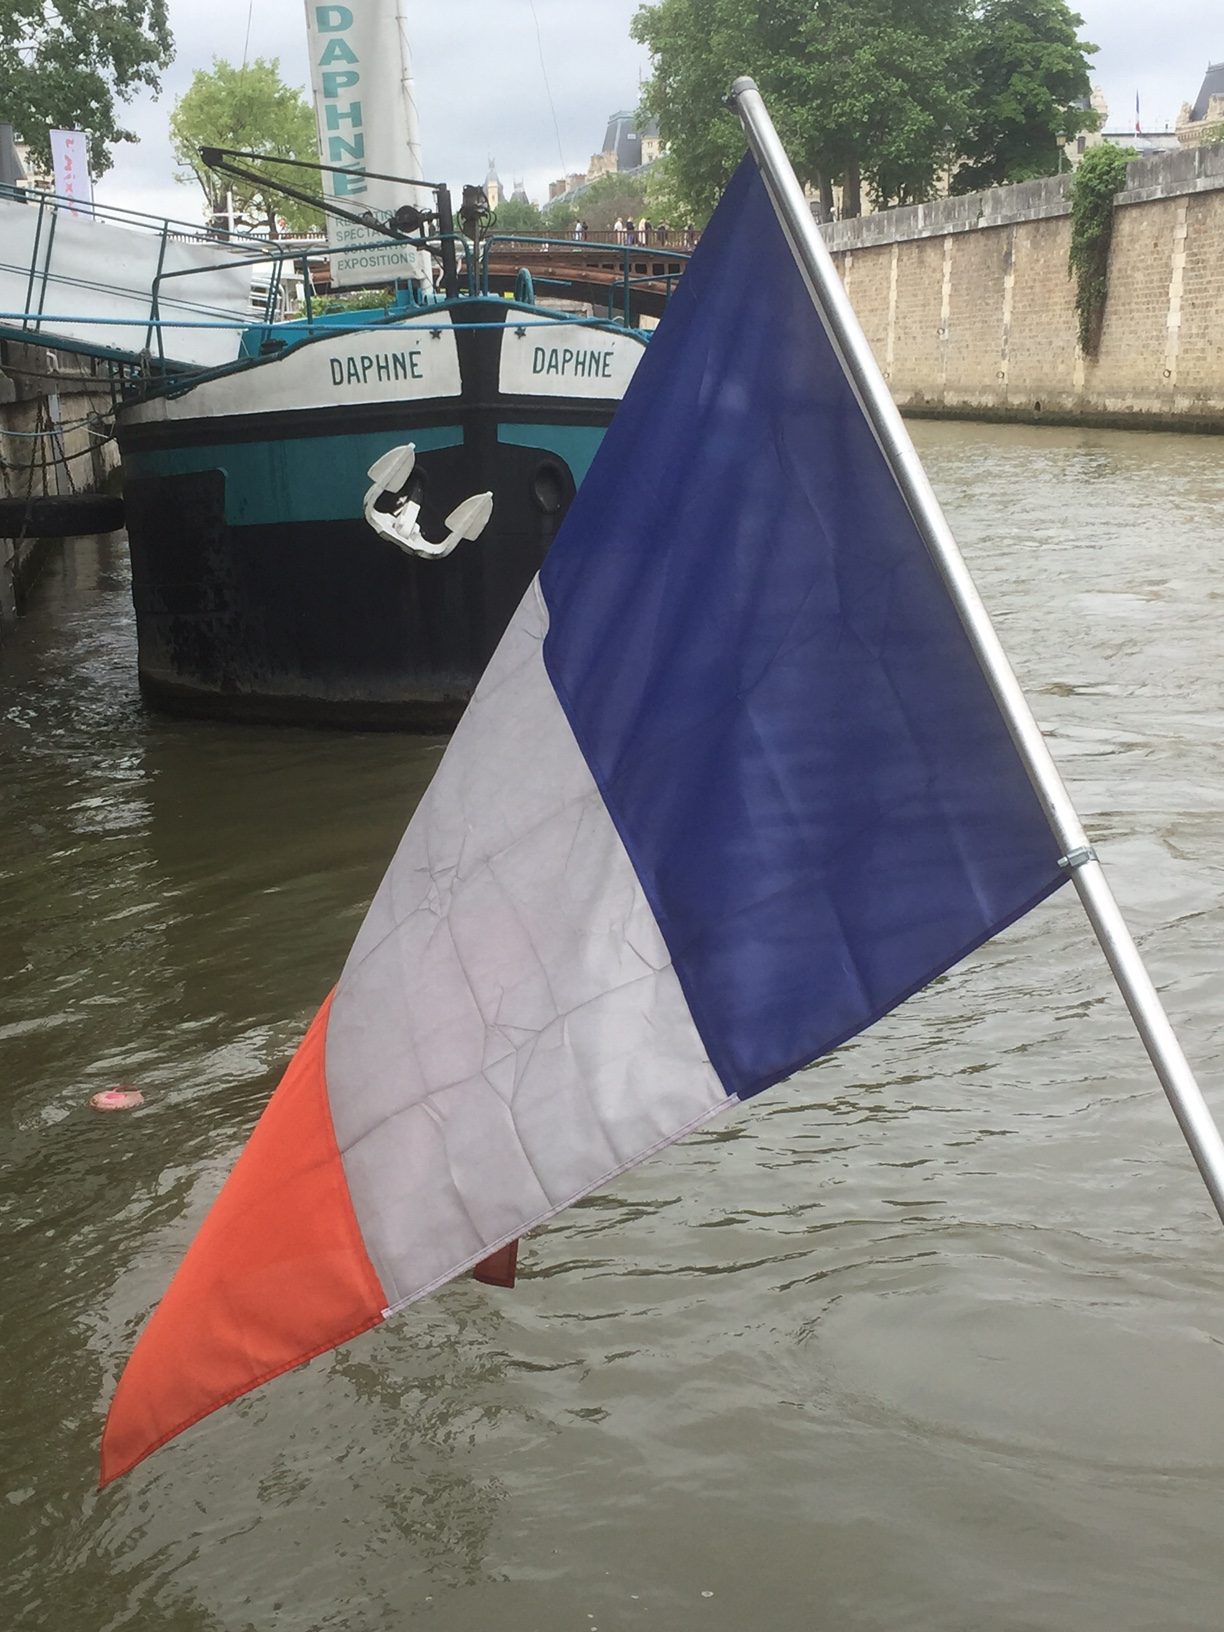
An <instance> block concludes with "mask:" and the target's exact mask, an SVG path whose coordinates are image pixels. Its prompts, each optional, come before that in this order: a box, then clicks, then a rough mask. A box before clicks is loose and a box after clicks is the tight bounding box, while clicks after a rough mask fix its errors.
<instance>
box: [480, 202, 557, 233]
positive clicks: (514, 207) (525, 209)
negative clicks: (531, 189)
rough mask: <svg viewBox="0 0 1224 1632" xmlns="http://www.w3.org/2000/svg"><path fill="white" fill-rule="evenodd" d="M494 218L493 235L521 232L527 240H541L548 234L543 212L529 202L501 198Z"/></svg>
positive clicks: (536, 205)
mask: <svg viewBox="0 0 1224 1632" xmlns="http://www.w3.org/2000/svg"><path fill="white" fill-rule="evenodd" d="M496 216H497V220H496V222H495V223H494V226H493V229H492V230H493V231H494V232H495V233H499V232H521V233H524V234H526V236H527V237H529V238H543V237H544V236H545V235H546V234H547V232H548V227H547V225H546V223H545V220H544V212H543V210H542V209H541V208H540V206H539V205H538V204H532V203H531V202H530V201H529V200H527V201H524V200H523V199H513V198H503V199H502V201H501V203H500V204H499V205H498V206H497V210H496Z"/></svg>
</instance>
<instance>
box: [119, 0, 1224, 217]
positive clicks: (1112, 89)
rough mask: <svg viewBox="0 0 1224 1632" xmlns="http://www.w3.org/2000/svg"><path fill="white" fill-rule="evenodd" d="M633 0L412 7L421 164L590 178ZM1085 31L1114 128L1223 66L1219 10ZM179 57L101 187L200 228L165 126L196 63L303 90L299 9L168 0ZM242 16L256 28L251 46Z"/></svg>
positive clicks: (1112, 19)
mask: <svg viewBox="0 0 1224 1632" xmlns="http://www.w3.org/2000/svg"><path fill="white" fill-rule="evenodd" d="M637 9H638V0H447V3H444V4H442V5H433V6H413V7H412V8H410V11H409V23H410V31H411V37H412V47H413V58H414V62H413V67H414V73H415V78H416V87H417V100H418V104H419V107H420V114H421V132H422V143H423V151H424V157H425V170H426V173H427V175H428V176H429V177H430V179H432V180H446V181H449V182H450V183H451V184H452V186H454V187H456V188H458V187H459V186H461V185H462V184H463V183H464V182H471V181H482V180H483V179H484V176H485V172H486V170H487V168H488V162H489V159H490V158H491V157H492V158H495V159H496V161H497V168H498V172H499V174H500V176H501V179H502V181H503V182H504V183H505V184H506V185H507V186H508V185H510V184H511V183H512V182H514V181H515V180H517V179H520V178H521V179H523V180H524V181H525V182H526V185H527V190H528V192H529V194H530V195H531V196H532V197H534V198H537V199H542V198H544V197H546V196H547V188H548V183H549V181H550V180H551V179H553V178H554V177H555V176H558V175H561V174H562V173H564V172H565V171H568V170H580V169H585V168H586V166H587V163H588V161H589V159H590V156H591V154H592V153H593V152H595V151H596V150H597V149H598V148H599V147H600V145H601V144H602V140H603V133H604V129H605V126H606V123H607V118H608V115H609V114H610V113H613V112H615V111H616V110H617V109H619V108H623V107H633V106H634V105H635V104H636V102H637V97H638V86H639V78H640V76H644V75H645V74H646V73H648V71H649V62H648V59H647V56H646V53H645V52H644V51H643V49H642V48H641V47H640V46H639V45H638V44H637V43H636V42H635V41H634V40H632V39H631V38H630V36H629V24H630V21H631V19H632V17H633V15H634V13H635V11H636V10H637ZM1078 10H1079V12H1080V14H1081V15H1082V16H1083V18H1084V27H1083V29H1082V30H1081V34H1082V37H1083V38H1085V39H1088V40H1091V41H1094V42H1095V43H1096V44H1097V45H1098V46H1099V47H1100V50H1099V52H1098V53H1097V55H1096V56H1095V57H1094V58H1093V59H1092V64H1091V69H1090V72H1091V77H1092V80H1093V82H1094V83H1097V84H1100V85H1101V86H1102V87H1103V89H1104V91H1105V94H1106V97H1107V98H1108V101H1109V106H1110V119H1109V124H1110V127H1111V128H1113V129H1122V130H1126V129H1130V128H1131V127H1132V126H1133V124H1134V108H1135V93H1136V91H1137V92H1138V93H1139V100H1140V108H1141V113H1142V118H1143V123H1144V128H1145V129H1148V130H1162V129H1164V127H1165V125H1166V124H1167V125H1169V126H1172V124H1173V123H1174V121H1175V119H1176V117H1177V111H1178V109H1179V107H1180V106H1181V104H1182V103H1183V102H1186V101H1190V102H1192V101H1193V100H1194V98H1195V96H1196V94H1197V92H1198V88H1199V85H1200V84H1201V82H1202V78H1203V72H1204V70H1205V68H1206V66H1207V62H1208V60H1209V59H1212V58H1214V59H1215V60H1220V59H1224V20H1222V17H1221V12H1220V6H1219V0H1162V4H1161V6H1160V11H1159V18H1158V22H1157V25H1156V26H1155V27H1154V26H1153V11H1152V7H1151V4H1150V0H1080V4H1079V6H1078ZM170 17H171V26H172V27H173V29H174V34H175V40H176V44H177V56H176V59H175V62H174V64H173V66H172V67H171V69H170V71H169V73H168V74H167V76H166V80H165V84H164V86H163V90H162V94H161V97H160V99H159V100H157V101H154V100H153V99H152V98H151V97H143V98H141V99H140V100H139V101H138V102H136V103H133V104H132V105H131V106H130V107H129V108H128V110H127V112H126V114H125V122H126V123H127V124H129V125H130V126H131V127H132V128H133V129H134V130H136V132H137V133H138V136H139V138H140V140H139V143H138V144H137V145H135V146H131V147H126V148H120V149H118V150H116V154H115V167H114V170H113V171H112V172H111V173H110V174H109V175H108V176H107V177H106V178H105V179H104V181H103V183H102V184H101V185H100V187H99V196H100V197H101V198H103V199H105V200H107V201H108V202H111V203H122V204H125V205H127V206H129V207H131V208H137V209H146V210H148V211H150V213H167V212H168V213H171V214H177V215H188V216H191V217H192V218H194V216H195V214H196V213H198V203H197V198H198V194H197V193H196V192H194V191H193V190H191V189H189V188H186V187H178V186H176V185H175V184H174V182H173V179H172V178H173V171H174V165H173V160H172V158H171V154H170V143H169V138H168V134H167V124H168V120H169V117H170V112H171V109H172V108H173V106H174V103H175V101H176V100H177V98H178V97H180V96H181V95H182V94H183V92H184V91H185V90H186V89H187V87H188V85H189V84H190V83H191V76H192V74H193V72H194V71H195V70H196V69H198V68H203V69H207V68H208V67H210V66H211V62H212V59H213V57H214V56H221V57H224V58H225V59H226V60H228V61H230V62H241V61H242V60H243V48H244V44H245V45H246V48H247V52H248V55H249V57H250V58H255V57H278V58H279V59H280V64H281V73H282V76H283V78H284V79H285V80H286V81H287V82H289V83H291V84H298V85H301V86H303V87H305V86H306V85H307V84H308V82H309V63H308V60H307V49H306V27H305V17H304V9H303V3H302V0H260V4H259V5H258V6H252V5H251V3H250V0H209V4H207V5H202V4H200V0H171V3H170ZM248 19H249V22H250V32H249V40H248Z"/></svg>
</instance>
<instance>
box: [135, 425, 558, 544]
mask: <svg viewBox="0 0 1224 1632" xmlns="http://www.w3.org/2000/svg"><path fill="white" fill-rule="evenodd" d="M462 441H463V431H462V430H461V429H460V428H459V426H457V425H456V426H449V427H446V428H443V429H441V430H429V429H420V430H414V431H411V432H406V431H403V430H399V431H396V430H387V431H367V432H362V433H360V434H353V435H350V436H311V437H298V438H295V439H294V440H293V441H276V442H231V443H217V444H214V445H213V446H208V447H198V448H167V449H164V450H163V449H160V448H159V449H148V448H146V449H142V450H140V451H139V452H130V453H129V454H128V455H127V458H126V461H125V463H126V466H127V471H128V475H129V476H134V477H146V476H153V477H158V476H190V475H196V474H198V473H199V472H201V471H208V470H220V471H223V472H224V474H225V520H226V522H227V523H228V524H229V525H230V526H231V527H261V526H268V525H271V524H273V523H278V522H295V521H349V520H351V519H352V518H353V517H355V516H360V514H361V505H362V500H363V499H364V498H365V493H366V488H367V487H368V486H369V483H368V482H367V480H366V471H367V470H369V468H370V466H371V465H372V464H373V463H374V461H375V460H376V459H377V458H378V457H379V455H380V454H384V453H386V452H387V450H388V448H398V447H401V446H402V445H403V444H404V443H405V442H413V443H415V444H416V448H417V451H418V452H419V453H428V452H430V451H432V450H434V449H437V448H455V447H458V446H459V445H460V444H461V443H462ZM588 463H589V461H588Z"/></svg>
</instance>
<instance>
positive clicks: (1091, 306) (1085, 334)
mask: <svg viewBox="0 0 1224 1632" xmlns="http://www.w3.org/2000/svg"><path fill="white" fill-rule="evenodd" d="M1137 157H1138V154H1137V153H1136V152H1135V150H1134V148H1131V147H1113V146H1111V145H1110V144H1109V143H1108V142H1103V143H1102V144H1101V145H1100V146H1099V147H1090V148H1089V149H1088V151H1087V152H1086V153H1085V154H1084V157H1083V158H1082V159H1081V160H1080V164H1079V168H1078V169H1077V170H1076V172H1075V176H1074V178H1073V180H1072V182H1071V254H1070V257H1069V262H1068V268H1067V270H1068V271H1069V273H1070V275H1071V276H1072V277H1073V278H1074V279H1075V310H1076V314H1077V316H1078V318H1079V342H1080V347H1081V349H1082V350H1083V353H1084V355H1085V357H1095V356H1096V354H1097V348H1098V346H1099V345H1100V343H1101V325H1102V324H1103V323H1104V321H1105V301H1106V298H1107V296H1108V294H1109V246H1110V243H1111V241H1112V239H1113V215H1114V199H1115V198H1116V197H1117V195H1118V194H1119V193H1120V192H1121V191H1122V188H1123V187H1124V186H1125V185H1126V166H1127V164H1128V163H1129V162H1130V160H1131V159H1134V158H1137Z"/></svg>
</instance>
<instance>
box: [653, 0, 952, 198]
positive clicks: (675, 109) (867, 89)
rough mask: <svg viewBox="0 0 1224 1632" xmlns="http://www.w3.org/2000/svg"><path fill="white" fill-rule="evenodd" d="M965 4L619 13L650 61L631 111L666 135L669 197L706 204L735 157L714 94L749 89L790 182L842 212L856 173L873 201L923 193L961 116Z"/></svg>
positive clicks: (735, 145) (870, 2) (893, 1)
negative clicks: (770, 127)
mask: <svg viewBox="0 0 1224 1632" xmlns="http://www.w3.org/2000/svg"><path fill="white" fill-rule="evenodd" d="M967 7H968V0H660V3H659V4H657V5H650V6H643V7H642V8H641V10H639V11H638V13H637V15H636V17H635V18H634V21H633V33H634V36H635V38H637V39H638V40H641V41H642V42H643V44H645V45H646V46H647V47H648V48H649V50H650V52H651V56H652V59H653V61H652V67H653V70H654V71H653V74H652V77H651V80H650V82H649V83H648V85H647V86H646V88H645V92H644V98H643V100H644V105H645V107H646V109H647V110H648V111H649V112H650V113H653V114H654V115H655V117H656V118H657V119H658V121H659V128H660V134H661V135H662V136H663V139H664V140H665V141H666V142H667V143H668V145H669V147H670V153H671V161H672V172H671V173H672V180H673V185H674V190H675V192H676V194H677V196H678V197H679V198H680V199H681V200H683V201H684V202H685V203H687V205H688V206H689V208H690V209H692V210H693V211H694V212H695V213H697V214H704V213H706V212H708V210H709V209H710V208H711V207H712V205H713V204H714V202H715V201H716V199H717V197H718V194H719V193H720V192H721V190H722V187H723V186H724V185H725V183H726V180H727V177H728V176H729V175H730V173H731V170H732V169H733V168H734V166H735V164H736V163H737V162H738V161H739V159H740V157H741V156H742V154H743V151H744V143H743V137H742V135H741V133H740V130H739V127H738V123H737V121H736V120H735V119H734V118H733V117H732V116H731V115H729V114H728V113H726V112H724V111H723V101H724V98H725V97H726V94H727V90H728V88H729V86H730V84H731V82H732V80H733V79H735V78H736V77H737V76H738V75H740V74H744V73H747V74H751V75H752V77H753V78H754V79H755V80H756V81H757V84H758V85H759V86H760V88H761V92H762V94H763V95H764V97H765V99H766V101H767V103H768V105H769V109H770V113H771V115H772V117H773V120H774V123H775V124H776V125H777V127H778V131H779V134H780V135H781V137H782V141H783V144H784V145H785V147H786V149H787V151H788V153H789V154H790V156H791V158H792V160H793V162H794V164H795V168H796V170H797V171H798V173H799V177H800V180H801V181H803V182H805V183H807V184H809V185H811V186H813V187H818V188H820V189H821V191H822V195H823V196H824V197H825V198H826V199H828V198H830V197H831V186H832V183H833V182H834V181H839V182H841V183H842V185H843V188H844V197H843V212H844V213H845V214H848V215H855V214H857V213H858V210H859V185H860V178H861V177H863V176H865V177H867V179H868V180H869V181H870V182H871V184H872V188H873V191H874V193H875V196H876V199H877V202H880V203H891V202H895V201H899V200H909V199H914V198H923V197H926V196H928V195H929V193H930V191H931V189H932V187H933V185H934V181H935V177H936V175H937V173H938V172H939V171H940V170H941V169H942V168H944V166H945V165H946V161H947V154H948V151H949V147H950V145H952V144H954V143H955V141H956V139H957V138H958V137H959V135H960V132H961V130H962V129H963V128H964V127H965V125H966V123H967V119H968V96H969V86H968V79H967V50H966V29H967V27H968V23H969V13H968V9H967Z"/></svg>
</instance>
